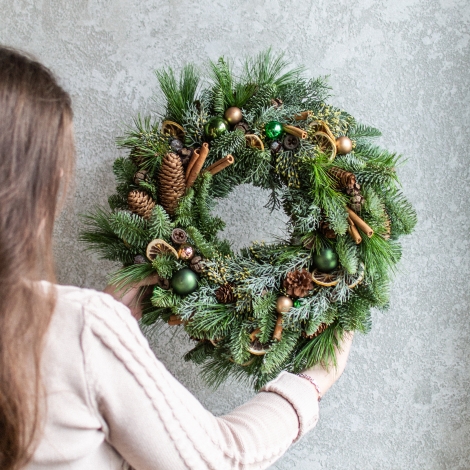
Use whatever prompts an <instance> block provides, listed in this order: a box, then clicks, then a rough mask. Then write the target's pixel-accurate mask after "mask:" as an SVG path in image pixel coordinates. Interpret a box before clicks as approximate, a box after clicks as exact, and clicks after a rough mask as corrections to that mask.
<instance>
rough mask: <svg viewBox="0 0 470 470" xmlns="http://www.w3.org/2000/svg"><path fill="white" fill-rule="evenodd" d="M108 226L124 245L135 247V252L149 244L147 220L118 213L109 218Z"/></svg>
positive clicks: (128, 213)
mask: <svg viewBox="0 0 470 470" xmlns="http://www.w3.org/2000/svg"><path fill="white" fill-rule="evenodd" d="M109 224H110V226H111V228H112V230H113V231H114V233H115V234H116V235H117V236H118V237H119V238H121V239H122V240H123V241H124V243H127V244H129V245H130V246H133V247H135V248H136V250H137V251H141V250H143V249H144V248H146V247H147V244H148V242H149V239H148V232H147V230H148V222H147V220H145V219H143V218H142V217H140V216H138V215H137V214H133V213H131V212H129V211H118V212H115V213H113V214H111V215H110V216H109Z"/></svg>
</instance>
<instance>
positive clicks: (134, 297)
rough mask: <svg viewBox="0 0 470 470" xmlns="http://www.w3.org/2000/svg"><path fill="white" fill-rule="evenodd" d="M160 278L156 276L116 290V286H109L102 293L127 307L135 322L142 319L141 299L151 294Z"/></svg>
mask: <svg viewBox="0 0 470 470" xmlns="http://www.w3.org/2000/svg"><path fill="white" fill-rule="evenodd" d="M159 280H160V278H159V276H158V275H157V274H154V275H152V276H149V277H147V278H145V279H144V280H143V281H140V282H137V283H135V284H132V285H130V286H126V287H125V288H123V289H118V288H117V287H116V286H114V285H112V284H109V285H107V286H106V287H105V289H104V292H105V293H106V294H109V295H111V296H112V297H114V298H115V299H116V300H118V301H119V302H122V303H123V304H124V305H125V306H126V307H129V309H130V311H131V313H132V316H133V317H134V318H135V319H136V320H140V319H141V318H142V305H141V301H142V299H143V298H145V297H147V296H148V295H150V294H151V292H152V288H153V286H154V285H155V284H157V283H158V282H159Z"/></svg>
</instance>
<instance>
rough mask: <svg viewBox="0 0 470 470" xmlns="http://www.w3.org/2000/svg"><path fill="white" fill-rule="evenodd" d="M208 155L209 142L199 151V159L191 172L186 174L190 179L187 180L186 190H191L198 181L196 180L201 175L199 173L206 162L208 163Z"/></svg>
mask: <svg viewBox="0 0 470 470" xmlns="http://www.w3.org/2000/svg"><path fill="white" fill-rule="evenodd" d="M208 153H209V145H208V143H207V142H204V143H203V144H202V147H201V148H200V149H199V158H197V159H196V161H195V162H194V165H193V166H192V167H191V169H190V170H189V173H188V171H186V174H187V175H188V177H187V178H186V188H190V187H191V186H192V185H193V184H194V182H195V181H196V178H197V176H198V175H199V172H200V171H201V169H202V166H203V165H204V162H205V161H206V158H207V155H208ZM190 163H191V162H190ZM188 166H189V165H188Z"/></svg>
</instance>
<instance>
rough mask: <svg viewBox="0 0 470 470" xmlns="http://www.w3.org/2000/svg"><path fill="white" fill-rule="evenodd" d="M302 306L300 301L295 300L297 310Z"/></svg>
mask: <svg viewBox="0 0 470 470" xmlns="http://www.w3.org/2000/svg"><path fill="white" fill-rule="evenodd" d="M301 306H302V302H301V301H300V300H299V299H297V300H294V307H295V308H299V307H301Z"/></svg>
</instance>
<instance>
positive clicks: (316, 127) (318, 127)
mask: <svg viewBox="0 0 470 470" xmlns="http://www.w3.org/2000/svg"><path fill="white" fill-rule="evenodd" d="M310 127H311V128H312V129H313V132H324V133H325V134H328V135H329V136H330V137H331V139H332V140H334V141H335V142H336V139H335V136H334V135H333V133H332V132H331V131H330V128H329V126H328V124H327V123H326V122H325V121H314V122H312V123H311V124H310Z"/></svg>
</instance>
